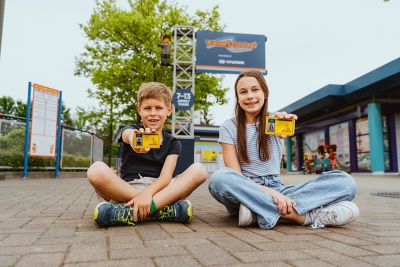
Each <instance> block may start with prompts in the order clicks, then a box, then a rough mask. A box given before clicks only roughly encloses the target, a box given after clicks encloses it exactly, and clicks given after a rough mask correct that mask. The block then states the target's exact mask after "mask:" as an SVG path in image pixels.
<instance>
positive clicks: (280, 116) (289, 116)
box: [274, 111, 297, 120]
mask: <svg viewBox="0 0 400 267" xmlns="http://www.w3.org/2000/svg"><path fill="white" fill-rule="evenodd" d="M274 117H277V118H278V119H284V120H291V119H295V120H297V115H296V114H291V113H290V114H287V113H286V112H285V111H282V112H275V113H274Z"/></svg>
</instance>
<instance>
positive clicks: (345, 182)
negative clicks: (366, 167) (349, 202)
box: [338, 172, 356, 199]
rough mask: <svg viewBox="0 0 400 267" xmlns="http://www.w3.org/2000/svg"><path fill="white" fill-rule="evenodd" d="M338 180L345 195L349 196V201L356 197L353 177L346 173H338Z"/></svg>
mask: <svg viewBox="0 0 400 267" xmlns="http://www.w3.org/2000/svg"><path fill="white" fill-rule="evenodd" d="M338 178H339V179H338V181H339V183H340V186H341V187H342V188H343V191H344V192H345V195H347V196H349V199H353V198H354V196H355V195H356V182H355V181H354V178H353V176H351V175H350V174H348V173H346V172H340V174H339V175H338Z"/></svg>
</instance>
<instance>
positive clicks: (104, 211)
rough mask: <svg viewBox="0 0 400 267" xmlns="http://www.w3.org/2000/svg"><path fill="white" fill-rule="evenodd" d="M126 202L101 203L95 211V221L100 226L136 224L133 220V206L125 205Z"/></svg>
mask: <svg viewBox="0 0 400 267" xmlns="http://www.w3.org/2000/svg"><path fill="white" fill-rule="evenodd" d="M124 205H125V204H124V203H120V204H113V203H110V202H101V203H99V204H98V205H97V206H96V208H95V209H94V212H93V222H94V224H95V225H97V226H99V227H107V226H117V225H135V224H136V223H135V222H134V221H133V206H130V207H125V206H124Z"/></svg>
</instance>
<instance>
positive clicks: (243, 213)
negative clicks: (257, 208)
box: [238, 204, 257, 227]
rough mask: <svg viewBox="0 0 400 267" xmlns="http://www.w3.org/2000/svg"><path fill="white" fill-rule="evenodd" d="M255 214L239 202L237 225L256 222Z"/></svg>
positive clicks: (243, 225) (241, 225) (242, 225)
mask: <svg viewBox="0 0 400 267" xmlns="http://www.w3.org/2000/svg"><path fill="white" fill-rule="evenodd" d="M256 219H257V216H256V214H255V213H254V212H252V211H251V210H250V209H249V208H248V207H246V206H245V205H243V204H240V207H239V223H238V225H239V227H245V226H249V225H252V224H254V223H255V222H256Z"/></svg>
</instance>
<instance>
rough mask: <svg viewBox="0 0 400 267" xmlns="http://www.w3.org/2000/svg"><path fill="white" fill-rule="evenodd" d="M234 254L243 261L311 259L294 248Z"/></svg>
mask: <svg viewBox="0 0 400 267" xmlns="http://www.w3.org/2000/svg"><path fill="white" fill-rule="evenodd" d="M235 256H236V257H237V258H239V259H240V260H241V261H243V262H269V261H287V260H298V259H311V258H312V257H311V256H309V255H307V254H305V253H303V252H301V251H296V250H283V251H280V252H276V251H257V252H237V253H235Z"/></svg>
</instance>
